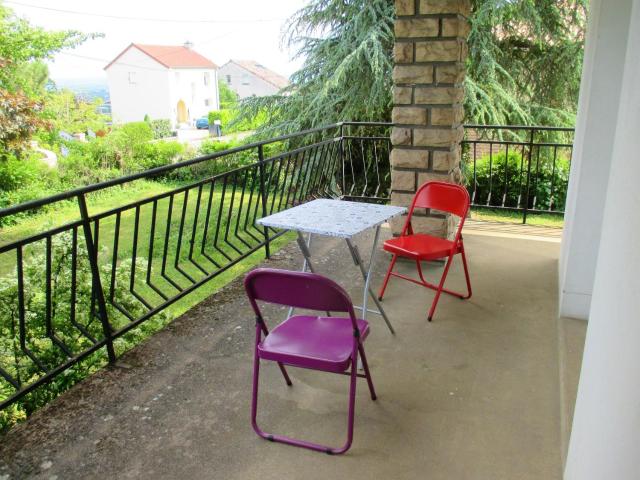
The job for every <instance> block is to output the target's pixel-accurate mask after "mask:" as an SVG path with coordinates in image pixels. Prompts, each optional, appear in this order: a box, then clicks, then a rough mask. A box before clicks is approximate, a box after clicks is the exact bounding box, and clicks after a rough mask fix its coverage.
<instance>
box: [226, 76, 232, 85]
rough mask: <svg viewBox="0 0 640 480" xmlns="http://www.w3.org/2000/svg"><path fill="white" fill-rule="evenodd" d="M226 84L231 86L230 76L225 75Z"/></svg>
mask: <svg viewBox="0 0 640 480" xmlns="http://www.w3.org/2000/svg"><path fill="white" fill-rule="evenodd" d="M227 84H229V85H231V75H227Z"/></svg>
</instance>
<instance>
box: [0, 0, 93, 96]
mask: <svg viewBox="0 0 640 480" xmlns="http://www.w3.org/2000/svg"><path fill="white" fill-rule="evenodd" d="M96 36H97V35H87V34H84V33H81V32H79V31H77V30H63V31H57V32H51V31H47V30H45V29H43V28H42V27H36V26H33V25H30V24H29V22H27V21H26V20H24V19H22V18H18V17H16V16H15V15H14V14H13V12H12V11H11V10H10V9H8V8H6V7H4V6H2V5H0V59H2V60H3V61H4V62H5V65H4V66H3V68H2V69H0V88H3V89H7V90H10V91H17V90H28V89H26V88H25V85H24V84H23V83H22V82H21V80H24V77H22V76H21V75H16V72H17V71H19V69H20V68H22V67H23V66H24V65H25V64H28V63H32V62H38V61H42V60H49V59H52V58H53V55H54V54H55V53H56V52H59V51H61V50H64V49H67V48H73V47H76V46H77V45H79V44H81V43H83V42H84V41H85V40H87V39H89V38H95V37H96ZM27 93H29V92H27Z"/></svg>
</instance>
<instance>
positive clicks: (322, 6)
mask: <svg viewBox="0 0 640 480" xmlns="http://www.w3.org/2000/svg"><path fill="white" fill-rule="evenodd" d="M393 18H394V6H393V0H349V1H344V0H312V1H311V2H309V4H308V5H306V6H305V7H303V8H302V9H301V10H299V11H298V12H297V13H296V14H295V15H294V16H293V17H292V18H291V19H290V21H289V27H288V29H287V31H286V34H285V37H286V38H285V43H286V44H287V45H288V46H289V47H296V48H297V52H296V54H295V57H296V58H304V59H305V61H304V64H303V66H302V68H301V69H300V70H298V71H297V72H296V73H294V74H293V76H292V77H291V81H292V84H291V85H290V86H289V87H287V88H286V89H285V90H283V91H282V92H280V93H278V94H276V95H271V96H268V97H255V98H248V99H245V100H243V101H242V102H241V104H240V105H241V110H240V111H241V115H242V117H243V118H245V119H252V118H255V117H256V116H257V115H260V114H262V115H264V116H265V122H266V124H265V125H264V126H262V127H261V128H260V129H259V131H258V133H259V134H261V135H262V136H265V137H266V136H273V135H274V134H279V133H290V132H294V131H298V130H304V129H306V128H310V127H314V126H319V125H323V124H329V123H333V122H337V121H342V120H353V119H357V120H377V121H384V120H390V118H391V115H390V109H391V69H392V59H391V50H392V48H393V41H394V35H393Z"/></svg>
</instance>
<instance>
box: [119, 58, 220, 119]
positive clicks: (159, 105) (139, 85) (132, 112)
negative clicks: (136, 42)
mask: <svg viewBox="0 0 640 480" xmlns="http://www.w3.org/2000/svg"><path fill="white" fill-rule="evenodd" d="M206 73H207V74H209V83H208V85H205V83H204V76H205V74H206ZM107 81H108V84H109V95H110V97H111V110H112V116H113V121H114V122H116V123H126V122H137V121H141V120H143V119H144V116H145V115H149V117H150V118H152V119H164V118H166V119H169V120H171V124H172V125H173V126H174V127H175V125H176V123H177V113H178V112H177V106H178V101H179V100H180V99H182V100H183V101H184V102H185V105H186V107H187V110H188V113H189V118H188V123H191V124H192V123H193V122H194V121H195V120H196V119H197V118H199V117H204V116H207V114H208V113H209V112H210V111H211V110H218V109H219V108H220V102H219V98H218V76H217V71H216V69H214V68H211V69H205V68H180V69H168V68H167V67H165V66H163V65H162V64H160V63H158V62H157V61H155V60H154V59H152V58H151V57H149V56H148V55H147V54H146V53H143V52H142V51H140V50H138V49H137V48H135V47H133V48H130V49H129V50H127V51H126V52H125V53H124V54H123V55H122V56H121V57H120V58H119V59H118V60H117V61H116V62H115V63H113V64H112V65H111V66H110V67H109V68H108V69H107ZM206 100H208V102H209V105H206V103H205V101H206Z"/></svg>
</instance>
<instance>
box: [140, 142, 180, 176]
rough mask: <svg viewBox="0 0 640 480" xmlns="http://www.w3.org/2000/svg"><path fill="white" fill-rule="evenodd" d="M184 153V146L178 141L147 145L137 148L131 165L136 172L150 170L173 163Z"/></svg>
mask: <svg viewBox="0 0 640 480" xmlns="http://www.w3.org/2000/svg"><path fill="white" fill-rule="evenodd" d="M184 151H185V146H184V144H182V143H180V142H176V141H157V142H150V143H145V144H143V145H139V146H138V147H137V148H136V150H135V151H134V153H133V159H132V160H133V161H132V162H131V163H132V164H133V165H134V166H135V169H136V170H149V169H150V168H156V167H162V166H164V165H169V164H170V163H173V162H174V160H175V159H176V158H178V157H179V156H180V155H181V154H182V153H184Z"/></svg>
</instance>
